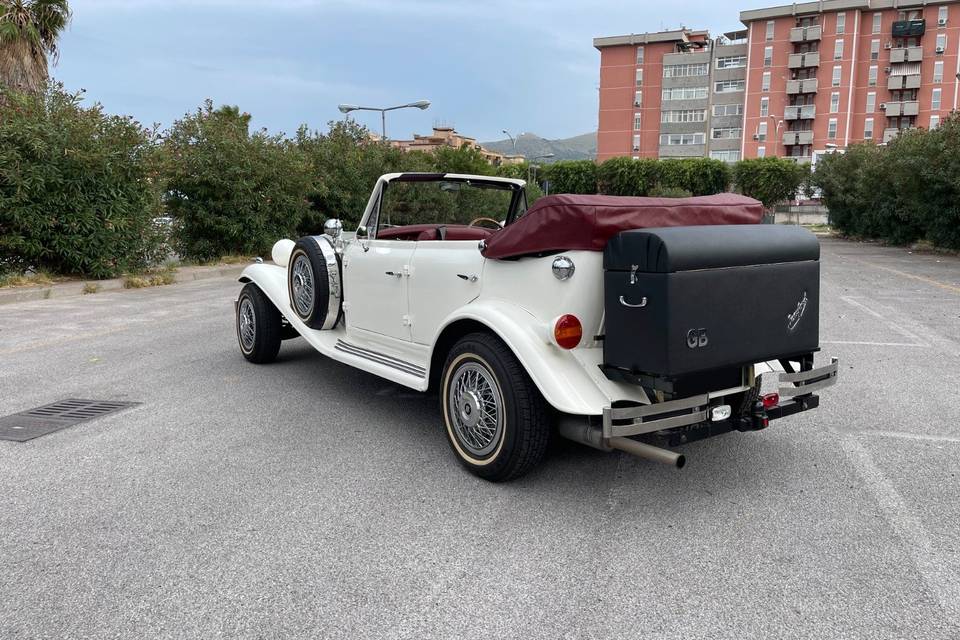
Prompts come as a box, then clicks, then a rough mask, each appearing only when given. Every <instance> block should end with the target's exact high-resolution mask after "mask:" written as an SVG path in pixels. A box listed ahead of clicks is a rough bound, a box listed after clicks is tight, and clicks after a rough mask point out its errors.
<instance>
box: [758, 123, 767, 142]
mask: <svg viewBox="0 0 960 640" xmlns="http://www.w3.org/2000/svg"><path fill="white" fill-rule="evenodd" d="M766 139H767V123H766V122H761V123H760V124H759V125H757V140H759V141H760V142H763V141H764V140H766Z"/></svg>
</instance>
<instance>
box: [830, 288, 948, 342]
mask: <svg viewBox="0 0 960 640" xmlns="http://www.w3.org/2000/svg"><path fill="white" fill-rule="evenodd" d="M840 299H841V300H843V301H844V302H846V303H847V304H849V305H851V306H854V307H858V308H859V309H861V310H863V311H865V312H866V313H868V314H870V315H871V316H873V317H874V318H877V319H878V320H880V321H881V322H883V323H884V324H885V325H887V326H888V327H890V328H891V329H893V330H894V331H896V332H897V333H899V334H900V335H902V336H903V337H905V338H910V339H911V340H913V341H914V344H913V346H915V347H928V346H930V345H928V344H926V343H924V342H923V341H922V340H920V337H919V336H918V335H917V334H915V333H912V332H911V331H908V330H907V329H904V328H903V327H901V326H900V325H899V324H897V323H896V322H893V321H892V320H889V319H887V317H886V316H885V315H883V314H882V313H880V312H879V311H875V310H873V309H871V308H870V307H868V306H867V305H865V304H863V303H862V302H860V301H858V300H855V299H854V298H853V297H851V296H840Z"/></svg>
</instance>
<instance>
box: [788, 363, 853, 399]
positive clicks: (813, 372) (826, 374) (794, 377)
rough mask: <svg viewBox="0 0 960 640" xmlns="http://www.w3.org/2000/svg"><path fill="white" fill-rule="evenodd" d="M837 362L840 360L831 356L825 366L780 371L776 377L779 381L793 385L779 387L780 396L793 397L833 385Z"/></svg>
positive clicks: (837, 366)
mask: <svg viewBox="0 0 960 640" xmlns="http://www.w3.org/2000/svg"><path fill="white" fill-rule="evenodd" d="M839 363H840V361H839V360H838V359H837V358H831V359H830V364H828V365H827V366H825V367H820V368H819V369H810V370H809V371H797V372H794V373H786V372H784V373H781V374H780V377H779V379H778V380H779V382H792V383H793V386H792V387H780V388H779V389H778V392H779V393H780V396H781V397H784V398H793V397H795V396H801V395H806V394H808V393H813V392H814V391H819V390H820V389H824V388H826V387H830V386H833V385H835V384H836V383H837V372H838V369H839ZM818 378H819V379H818Z"/></svg>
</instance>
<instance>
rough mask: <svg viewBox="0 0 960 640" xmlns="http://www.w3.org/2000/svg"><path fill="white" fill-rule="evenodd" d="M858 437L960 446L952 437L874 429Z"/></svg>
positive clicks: (862, 432)
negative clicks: (944, 443) (877, 437)
mask: <svg viewBox="0 0 960 640" xmlns="http://www.w3.org/2000/svg"><path fill="white" fill-rule="evenodd" d="M859 433H860V435H865V436H881V437H883V438H902V439H904V440H924V441H928V442H953V443H956V444H960V438H955V437H952V436H936V435H931V434H929V433H908V432H905V431H881V430H876V429H867V430H865V431H860V432H859Z"/></svg>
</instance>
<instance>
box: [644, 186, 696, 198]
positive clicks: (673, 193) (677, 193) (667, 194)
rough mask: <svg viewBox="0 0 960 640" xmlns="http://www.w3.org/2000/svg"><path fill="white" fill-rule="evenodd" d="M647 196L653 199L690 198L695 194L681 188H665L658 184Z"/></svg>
mask: <svg viewBox="0 0 960 640" xmlns="http://www.w3.org/2000/svg"><path fill="white" fill-rule="evenodd" d="M647 195H648V196H650V197H651V198H689V197H690V196H692V195H693V194H692V193H690V192H689V191H687V190H686V189H681V188H680V187H664V186H661V185H659V184H658V185H655V186H654V187H653V189H650V192H649V193H647Z"/></svg>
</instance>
